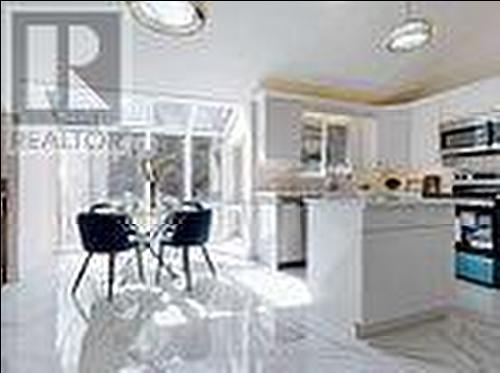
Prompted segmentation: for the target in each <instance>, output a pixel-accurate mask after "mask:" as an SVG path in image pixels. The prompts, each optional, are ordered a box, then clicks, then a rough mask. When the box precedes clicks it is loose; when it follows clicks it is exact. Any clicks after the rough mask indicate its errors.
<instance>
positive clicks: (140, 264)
mask: <svg viewBox="0 0 500 373" xmlns="http://www.w3.org/2000/svg"><path fill="white" fill-rule="evenodd" d="M135 255H136V256H137V273H138V275H139V280H140V281H141V282H142V283H145V282H146V277H145V276H144V263H143V261H142V251H141V247H140V246H137V247H136V248H135Z"/></svg>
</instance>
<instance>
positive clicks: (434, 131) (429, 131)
mask: <svg viewBox="0 0 500 373" xmlns="http://www.w3.org/2000/svg"><path fill="white" fill-rule="evenodd" d="M439 104H440V102H439V101H436V102H429V103H428V104H426V105H418V106H416V107H414V108H412V109H411V129H410V145H409V147H410V152H411V161H410V162H411V166H412V167H413V168H416V169H425V168H427V167H432V166H435V165H437V164H440V161H441V154H440V139H439V122H440V105H439Z"/></svg>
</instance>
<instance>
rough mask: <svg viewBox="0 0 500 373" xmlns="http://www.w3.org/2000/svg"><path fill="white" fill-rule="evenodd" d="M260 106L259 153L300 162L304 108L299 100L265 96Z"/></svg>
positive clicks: (267, 157) (264, 157)
mask: <svg viewBox="0 0 500 373" xmlns="http://www.w3.org/2000/svg"><path fill="white" fill-rule="evenodd" d="M259 106H260V108H259V111H258V112H259V120H258V126H259V138H258V143H259V145H260V149H259V154H260V157H261V158H262V159H265V160H269V159H273V160H287V161H289V162H291V163H297V164H298V162H300V145H301V136H302V135H301V131H302V111H303V110H302V106H301V104H300V102H298V101H295V100H288V99H284V98H278V97H267V96H265V97H264V98H262V99H261V100H259Z"/></svg>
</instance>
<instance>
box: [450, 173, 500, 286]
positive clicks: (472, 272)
mask: <svg viewBox="0 0 500 373" xmlns="http://www.w3.org/2000/svg"><path fill="white" fill-rule="evenodd" d="M453 197H454V198H455V199H456V230H455V248H456V250H457V254H456V261H455V268H456V275H457V277H459V278H462V279H465V280H469V281H473V282H476V283H481V284H484V285H487V286H492V287H499V286H500V174H496V173H475V174H458V175H456V176H455V181H454V185H453Z"/></svg>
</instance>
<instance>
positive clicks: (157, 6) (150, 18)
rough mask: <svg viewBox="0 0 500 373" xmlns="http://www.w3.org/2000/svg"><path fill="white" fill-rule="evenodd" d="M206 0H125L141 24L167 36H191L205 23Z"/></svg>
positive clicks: (133, 15)
mask: <svg viewBox="0 0 500 373" xmlns="http://www.w3.org/2000/svg"><path fill="white" fill-rule="evenodd" d="M207 3H208V1H125V4H126V5H127V7H128V9H129V11H130V14H131V15H132V17H133V18H134V19H135V20H136V21H137V23H139V24H140V25H141V26H143V27H145V28H147V29H149V30H151V31H153V32H155V33H158V34H163V35H168V36H192V35H195V34H197V33H198V32H200V31H201V30H202V29H203V27H204V26H205V25H206V23H207Z"/></svg>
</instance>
